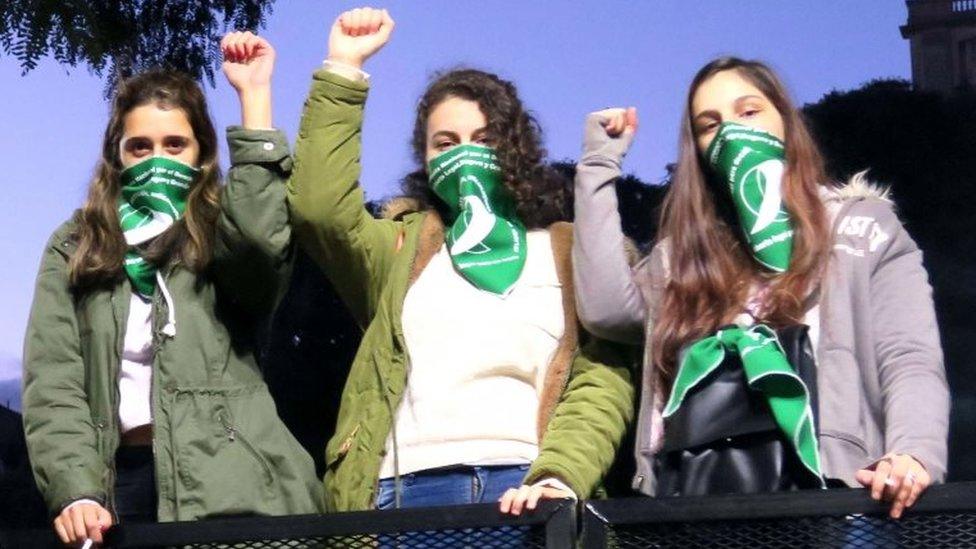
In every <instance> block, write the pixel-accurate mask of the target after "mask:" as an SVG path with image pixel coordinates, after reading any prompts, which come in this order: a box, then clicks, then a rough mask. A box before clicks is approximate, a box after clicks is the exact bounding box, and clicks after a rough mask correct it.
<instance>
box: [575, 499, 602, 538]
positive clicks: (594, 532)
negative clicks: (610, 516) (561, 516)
mask: <svg viewBox="0 0 976 549" xmlns="http://www.w3.org/2000/svg"><path fill="white" fill-rule="evenodd" d="M582 522H583V542H582V543H581V544H580V547H581V549H604V548H605V547H606V546H607V519H605V518H604V517H603V515H601V514H600V513H599V512H598V511H597V510H596V509H595V508H594V507H593V504H592V503H590V502H586V505H584V506H583V521H582Z"/></svg>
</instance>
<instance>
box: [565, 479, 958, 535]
mask: <svg viewBox="0 0 976 549" xmlns="http://www.w3.org/2000/svg"><path fill="white" fill-rule="evenodd" d="M888 507H889V505H887V504H882V503H879V502H876V501H874V500H872V499H870V498H869V497H867V492H866V491H864V490H856V489H841V490H824V491H804V492H785V493H774V494H760V495H749V496H736V495H729V496H713V497H687V498H628V499H616V500H606V501H590V502H587V503H586V504H585V506H584V510H583V514H582V521H583V536H582V546H583V547H585V548H586V549H599V548H604V547H619V548H629V547H634V548H637V547H639V548H642V549H643V548H648V547H654V548H662V549H663V548H670V547H716V548H722V547H741V548H745V547H748V548H764V547H790V548H801V547H816V548H821V547H823V548H845V549H846V548H855V547H857V548H859V547H864V548H867V547H871V548H879V549H886V548H892V549H894V548H915V547H925V548H930V547H931V548H934V547H946V548H949V547H951V548H964V547H976V483H957V484H947V485H942V486H934V487H932V488H931V489H929V490H928V492H927V493H926V494H925V495H924V497H923V498H922V499H920V500H919V501H918V503H916V505H915V506H914V507H913V508H912V509H911V510H909V511H908V512H906V513H905V515H904V516H903V517H902V518H901V519H900V520H891V519H889V518H887V513H888Z"/></svg>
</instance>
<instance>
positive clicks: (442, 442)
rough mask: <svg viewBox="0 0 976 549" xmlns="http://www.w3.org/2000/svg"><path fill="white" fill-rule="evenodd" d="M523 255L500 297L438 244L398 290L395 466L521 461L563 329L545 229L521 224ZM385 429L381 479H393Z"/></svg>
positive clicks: (528, 453) (532, 438)
mask: <svg viewBox="0 0 976 549" xmlns="http://www.w3.org/2000/svg"><path fill="white" fill-rule="evenodd" d="M526 245H527V246H528V256H527V258H526V262H525V267H524V269H523V271H522V275H521V277H520V278H519V280H518V282H517V283H516V284H515V287H514V288H513V289H512V291H511V293H510V294H509V295H508V296H506V297H504V298H502V297H499V296H498V295H495V294H492V293H489V292H485V291H482V290H479V289H477V288H476V287H475V286H473V285H472V284H471V283H470V282H468V281H467V280H465V279H464V278H463V277H462V276H461V275H459V274H458V273H457V272H456V271H455V270H454V266H453V264H452V263H451V258H450V255H449V254H448V252H447V249H446V247H445V246H443V245H442V246H441V248H440V250H439V251H438V252H437V254H435V255H434V257H433V258H432V259H431V261H430V263H429V264H428V265H427V267H426V268H425V269H424V270H423V272H422V273H421V274H420V276H419V277H418V279H417V281H416V282H415V283H414V284H413V286H411V287H410V289H409V290H408V291H407V295H406V298H405V300H404V304H403V335H404V338H405V340H406V344H407V351H408V356H409V359H410V362H409V365H408V371H407V385H406V387H405V389H404V393H403V398H402V400H401V402H400V407H399V409H398V410H397V415H396V420H395V429H396V436H397V443H398V444H397V451H398V457H399V472H400V474H401V475H402V474H407V473H411V472H415V471H420V470H424V469H432V468H437V467H444V466H449V465H459V464H467V465H500V464H516V463H529V462H531V461H533V460H534V459H535V458H536V456H537V455H538V453H539V441H538V437H537V416H538V410H539V398H540V393H541V391H542V388H543V383H544V380H545V375H546V370H547V369H548V366H549V362H550V360H552V357H553V354H554V353H555V351H556V347H557V346H558V343H559V338H560V337H562V335H563V331H564V329H565V326H564V319H563V307H562V290H561V288H560V284H559V280H558V277H557V276H556V265H555V261H554V260H553V255H552V245H551V242H550V237H549V232H548V231H546V230H533V231H529V232H528V235H527V239H526ZM393 455H394V452H393V440H392V433H391V436H390V438H389V439H388V440H387V452H386V455H385V457H384V460H383V465H382V468H381V470H380V478H388V477H392V476H394V464H393Z"/></svg>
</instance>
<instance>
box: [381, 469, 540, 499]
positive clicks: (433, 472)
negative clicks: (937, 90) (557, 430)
mask: <svg viewBox="0 0 976 549" xmlns="http://www.w3.org/2000/svg"><path fill="white" fill-rule="evenodd" d="M528 470H529V465H528V464H524V465H473V466H459V467H450V468H443V469H428V470H426V471H417V472H416V473H409V474H406V475H403V476H401V477H400V485H401V490H402V493H401V496H400V507H401V508H403V509H407V508H411V507H433V506H437V505H467V504H471V503H493V502H496V501H498V500H499V499H500V498H501V497H502V494H504V493H505V491H506V490H508V489H509V488H518V487H519V486H521V485H522V479H524V478H525V474H526V472H528ZM394 489H395V488H394V482H393V479H392V478H385V479H382V480H380V489H379V492H378V494H377V496H376V508H377V509H383V510H385V509H393V508H394V507H395V506H396V495H395V492H394Z"/></svg>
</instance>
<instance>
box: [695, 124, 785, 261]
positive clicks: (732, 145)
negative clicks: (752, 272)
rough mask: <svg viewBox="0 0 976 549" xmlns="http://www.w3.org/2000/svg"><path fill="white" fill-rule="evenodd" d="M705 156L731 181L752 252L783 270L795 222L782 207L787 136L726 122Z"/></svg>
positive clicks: (717, 171) (740, 218)
mask: <svg viewBox="0 0 976 549" xmlns="http://www.w3.org/2000/svg"><path fill="white" fill-rule="evenodd" d="M705 158H706V159H707V160H708V164H709V165H710V166H711V167H712V169H714V170H715V172H716V173H717V174H718V175H720V176H721V177H722V178H723V180H724V182H725V183H727V184H728V185H729V192H730V193H731V195H732V202H733V203H734V204H735V210H736V212H737V213H738V218H739V224H740V225H742V231H743V233H744V236H745V238H746V241H747V242H748V243H749V247H750V248H751V250H752V255H753V257H755V258H756V260H757V261H758V262H759V263H761V264H762V265H763V266H765V267H766V268H768V269H770V270H772V271H776V272H783V271H785V270H786V269H787V268H789V266H790V256H791V255H792V252H793V224H792V222H791V220H790V215H789V213H788V212H787V211H786V209H785V208H784V207H783V189H782V184H783V174H784V171H785V168H786V162H785V159H786V152H785V149H784V146H783V142H782V141H780V140H779V139H777V138H776V136H774V135H772V134H770V133H767V132H764V131H762V130H758V129H755V128H750V127H748V126H743V125H741V124H735V123H732V122H725V123H723V124H722V125H721V126H720V127H719V130H718V134H717V135H716V136H715V139H713V140H712V143H711V145H709V146H708V150H707V151H706V152H705Z"/></svg>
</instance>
